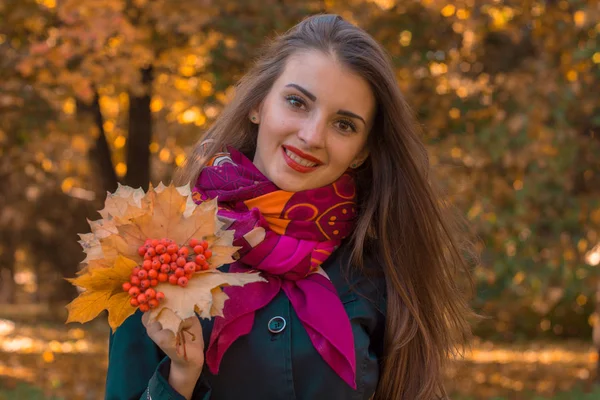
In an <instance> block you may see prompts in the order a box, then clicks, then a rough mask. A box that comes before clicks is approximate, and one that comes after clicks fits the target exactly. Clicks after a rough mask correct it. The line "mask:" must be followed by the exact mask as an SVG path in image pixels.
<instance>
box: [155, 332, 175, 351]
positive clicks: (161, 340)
mask: <svg viewBox="0 0 600 400" xmlns="http://www.w3.org/2000/svg"><path fill="white" fill-rule="evenodd" d="M153 340H154V343H156V344H157V345H158V346H159V347H161V348H162V349H163V350H164V349H166V348H170V347H171V348H172V347H175V334H174V333H173V332H171V331H170V330H168V329H163V330H161V331H158V332H156V334H155V335H154V337H153Z"/></svg>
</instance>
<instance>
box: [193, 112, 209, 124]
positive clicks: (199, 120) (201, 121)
mask: <svg viewBox="0 0 600 400" xmlns="http://www.w3.org/2000/svg"><path fill="white" fill-rule="evenodd" d="M205 123H206V117H205V116H204V115H202V114H199V115H198V117H197V118H196V121H194V124H195V125H196V126H202V125H204V124H205Z"/></svg>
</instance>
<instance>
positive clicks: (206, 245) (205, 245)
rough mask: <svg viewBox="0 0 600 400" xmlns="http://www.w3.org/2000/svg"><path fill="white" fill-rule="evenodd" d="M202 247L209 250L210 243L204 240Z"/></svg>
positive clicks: (201, 243)
mask: <svg viewBox="0 0 600 400" xmlns="http://www.w3.org/2000/svg"><path fill="white" fill-rule="evenodd" d="M200 246H202V247H204V250H207V249H208V242H207V241H206V240H203V241H201V242H200Z"/></svg>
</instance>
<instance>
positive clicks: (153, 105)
mask: <svg viewBox="0 0 600 400" xmlns="http://www.w3.org/2000/svg"><path fill="white" fill-rule="evenodd" d="M163 107H164V103H163V101H162V99H161V98H160V97H154V98H153V99H152V101H151V102H150V111H152V112H159V111H160V110H162V109H163Z"/></svg>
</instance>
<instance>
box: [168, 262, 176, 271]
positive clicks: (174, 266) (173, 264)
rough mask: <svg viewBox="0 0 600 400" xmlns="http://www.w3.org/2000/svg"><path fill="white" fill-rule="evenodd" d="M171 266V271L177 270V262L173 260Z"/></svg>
mask: <svg viewBox="0 0 600 400" xmlns="http://www.w3.org/2000/svg"><path fill="white" fill-rule="evenodd" d="M169 266H170V267H171V271H175V270H176V269H177V263H176V262H173V261H172V262H171V264H169Z"/></svg>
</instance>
